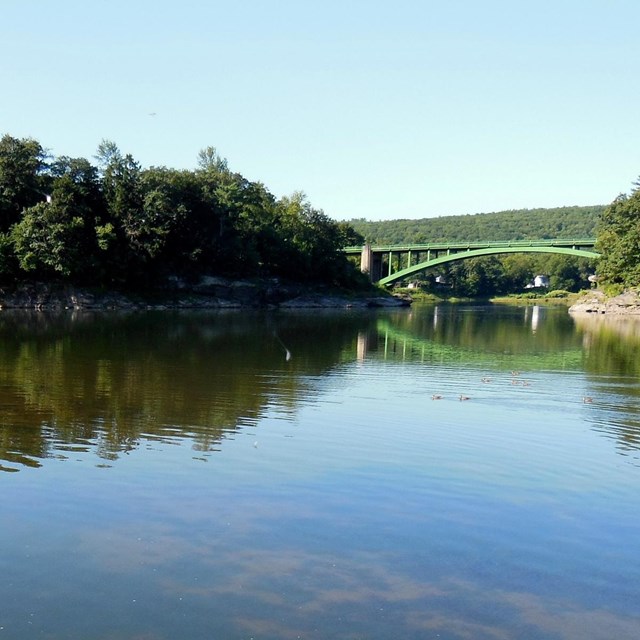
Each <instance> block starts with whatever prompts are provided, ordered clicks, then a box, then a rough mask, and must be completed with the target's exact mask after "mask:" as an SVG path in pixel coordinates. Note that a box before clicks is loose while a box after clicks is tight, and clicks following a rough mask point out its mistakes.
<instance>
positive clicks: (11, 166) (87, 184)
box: [0, 134, 640, 296]
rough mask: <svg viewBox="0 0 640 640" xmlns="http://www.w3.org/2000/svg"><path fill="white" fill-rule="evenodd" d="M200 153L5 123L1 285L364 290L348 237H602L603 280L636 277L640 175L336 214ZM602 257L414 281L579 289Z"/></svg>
mask: <svg viewBox="0 0 640 640" xmlns="http://www.w3.org/2000/svg"><path fill="white" fill-rule="evenodd" d="M196 164H197V166H196V168H195V169H193V170H178V169H172V168H168V167H156V166H151V167H147V168H144V167H142V166H141V165H140V164H139V163H138V162H137V161H136V160H135V159H134V158H133V157H132V156H131V155H130V154H125V153H123V152H121V151H120V149H119V148H118V147H117V145H116V144H115V143H114V142H111V141H108V140H103V141H102V142H101V143H100V145H99V146H98V148H97V150H96V154H95V156H94V157H93V159H92V161H90V160H87V159H86V158H73V157H69V156H52V155H51V154H50V153H49V152H47V151H46V149H45V148H44V147H43V146H42V145H41V144H40V143H39V142H38V141H36V140H34V139H32V138H22V139H20V138H15V137H12V136H10V135H8V134H5V135H4V136H3V137H2V138H1V139H0V284H4V285H6V284H12V283H17V282H23V281H39V282H53V281H56V282H60V281H62V282H66V283H70V284H76V285H90V286H95V287H103V288H123V289H138V290H141V289H144V290H148V289H152V288H154V287H159V286H163V285H164V284H166V283H167V282H168V281H169V280H170V279H176V278H179V279H184V280H186V281H189V280H192V281H196V280H197V279H198V278H200V277H202V276H204V275H216V276H227V277H240V278H273V277H278V278H285V279H289V280H294V281H296V282H301V283H309V284H310V285H318V284H322V285H333V286H339V287H344V288H351V289H355V288H359V287H363V286H366V278H365V277H364V276H363V275H362V274H361V273H359V270H358V269H357V268H356V267H355V266H354V264H353V263H352V262H350V261H349V260H348V259H347V258H346V256H345V254H344V253H343V252H342V249H343V248H344V247H346V246H354V245H362V244H363V243H364V242H365V241H368V242H371V243H373V244H404V243H426V242H446V241H473V240H479V239H480V240H483V239H486V240H527V239H545V238H572V239H580V238H593V237H597V243H598V244H597V248H598V250H599V251H600V252H601V253H602V256H603V257H602V258H601V259H600V261H599V263H598V277H599V278H601V281H602V282H603V283H608V284H609V285H611V286H618V287H629V286H638V284H640V187H639V183H636V184H635V188H634V190H633V191H632V193H631V195H629V196H627V195H624V194H623V195H621V196H619V197H618V198H616V199H615V200H614V201H613V203H612V204H611V205H609V206H604V205H594V206H590V207H578V206H572V207H558V208H551V209H548V208H547V209H526V210H511V211H500V212H493V213H484V214H473V215H464V216H444V217H440V218H427V219H421V220H402V219H401V220H386V221H382V222H373V221H367V220H364V219H354V220H350V221H347V222H336V221H334V220H332V219H331V218H329V217H328V216H327V215H326V214H325V213H324V212H323V211H322V210H321V209H317V208H314V207H313V206H312V205H311V203H309V201H308V200H307V198H306V197H305V195H304V194H303V193H302V192H296V193H293V194H292V195H290V196H285V197H281V198H276V197H275V196H274V195H273V194H271V193H270V192H269V190H268V189H267V187H266V186H265V185H264V184H262V183H261V182H254V181H250V180H248V179H247V178H245V177H244V176H243V175H242V174H240V173H238V172H234V171H232V170H231V169H230V168H229V166H228V163H227V161H226V160H225V159H224V158H223V157H221V156H220V155H219V154H218V152H217V150H216V149H215V147H206V148H204V149H202V150H201V151H200V152H199V154H198V156H197V158H196ZM595 268H596V265H595V264H594V263H592V262H590V261H587V260H585V259H580V258H575V257H571V256H559V255H545V254H537V255H531V254H510V255H507V256H489V257H484V258H475V259H470V260H463V261H460V262H455V263H450V264H449V265H447V266H442V267H441V268H439V269H438V272H437V273H435V272H431V273H424V274H421V275H420V276H419V277H418V278H417V280H418V282H419V283H420V284H421V285H422V286H423V287H424V288H426V289H428V290H433V291H436V290H437V291H439V293H441V294H443V295H463V296H492V295H496V294H504V293H512V292H523V291H525V290H526V289H527V287H528V285H530V283H531V281H532V280H533V278H534V276H536V275H546V276H548V278H549V285H550V288H551V289H561V290H567V291H577V290H579V289H582V288H586V287H589V286H591V283H590V280H589V278H590V277H591V276H593V275H594V273H595ZM438 276H439V277H438ZM436 279H437V280H438V282H436ZM442 282H446V283H447V284H446V286H445V287H444V288H443V286H442Z"/></svg>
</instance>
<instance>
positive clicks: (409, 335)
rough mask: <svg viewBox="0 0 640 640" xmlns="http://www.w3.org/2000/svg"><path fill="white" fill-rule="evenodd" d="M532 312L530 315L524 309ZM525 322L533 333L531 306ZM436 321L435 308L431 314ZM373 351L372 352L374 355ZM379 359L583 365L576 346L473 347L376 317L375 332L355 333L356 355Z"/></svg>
mask: <svg viewBox="0 0 640 640" xmlns="http://www.w3.org/2000/svg"><path fill="white" fill-rule="evenodd" d="M529 310H531V311H532V314H531V318H529V315H528V312H529ZM524 319H525V321H526V322H527V323H530V327H531V331H532V332H533V333H535V332H536V327H537V322H538V319H537V315H536V314H535V310H534V308H529V307H527V308H526V309H525V317H524ZM433 321H434V326H435V323H437V307H436V315H435V316H434V319H433ZM374 354H375V355H374ZM372 357H376V358H381V359H383V360H400V361H402V362H405V361H413V362H423V363H425V362H427V363H432V364H439V365H443V364H455V363H464V365H465V366H469V367H480V368H484V369H485V370H487V371H495V372H498V371H502V372H508V371H511V370H513V369H523V370H526V371H528V372H533V371H541V370H544V371H567V370H569V371H579V370H580V369H581V368H582V366H583V350H582V348H581V347H580V346H571V347H569V348H565V349H557V348H550V349H548V350H544V349H539V348H535V349H534V350H532V351H518V350H515V351H514V350H512V349H496V350H490V351H487V350H486V349H484V348H482V349H474V348H472V347H470V346H464V345H460V344H453V343H451V342H446V341H445V342H442V341H438V340H436V339H434V338H433V337H427V336H421V335H416V334H415V333H413V332H412V331H411V330H410V329H407V328H401V327H397V326H394V324H393V322H390V321H389V320H388V319H387V318H380V319H378V321H377V324H376V333H375V335H371V334H369V335H368V334H366V333H364V332H361V333H359V334H358V343H357V358H358V360H365V359H367V358H372Z"/></svg>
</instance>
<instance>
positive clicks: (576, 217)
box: [349, 205, 606, 244]
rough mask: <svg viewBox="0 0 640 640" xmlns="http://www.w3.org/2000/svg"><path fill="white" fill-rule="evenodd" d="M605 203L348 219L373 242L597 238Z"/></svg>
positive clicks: (419, 242) (412, 242)
mask: <svg viewBox="0 0 640 640" xmlns="http://www.w3.org/2000/svg"><path fill="white" fill-rule="evenodd" d="M605 208H606V207H605V206H603V205H595V206H591V207H556V208H552V209H519V210H510V211H497V212H493V213H476V214H470V215H464V216H442V217H439V218H422V219H419V220H406V219H399V220H382V221H367V220H363V219H362V218H357V219H353V220H349V224H350V225H351V226H352V227H353V228H354V229H355V230H356V231H357V232H358V233H360V234H361V235H362V236H364V238H365V240H366V241H367V242H370V243H371V244H403V243H411V244H423V243H427V242H473V241H478V240H493V241H501V240H544V239H547V238H571V239H573V238H576V239H578V238H594V237H595V233H596V225H597V223H598V219H599V217H600V216H601V215H602V213H603V212H604V210H605Z"/></svg>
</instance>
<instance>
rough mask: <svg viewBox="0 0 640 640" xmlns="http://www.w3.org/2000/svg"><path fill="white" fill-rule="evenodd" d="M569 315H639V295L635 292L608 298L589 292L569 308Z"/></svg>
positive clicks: (600, 292) (598, 292)
mask: <svg viewBox="0 0 640 640" xmlns="http://www.w3.org/2000/svg"><path fill="white" fill-rule="evenodd" d="M569 313H575V314H582V313H592V314H605V315H611V316H613V315H636V314H637V315H640V294H639V293H638V292H637V291H625V292H624V293H622V294H620V295H619V296H615V297H613V298H608V297H607V296H606V295H605V294H604V293H603V292H602V291H599V290H596V291H590V292H589V293H588V294H586V295H585V296H584V297H583V298H581V299H580V300H578V301H577V302H576V303H575V304H574V305H572V306H571V307H570V308H569Z"/></svg>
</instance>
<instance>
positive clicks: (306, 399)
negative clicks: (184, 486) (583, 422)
mask: <svg viewBox="0 0 640 640" xmlns="http://www.w3.org/2000/svg"><path fill="white" fill-rule="evenodd" d="M372 360H384V361H392V362H393V361H398V362H405V363H408V362H416V363H421V364H430V365H434V366H438V367H463V368H464V367H475V368H476V369H477V370H478V372H481V374H480V373H478V375H477V380H482V382H488V381H489V380H493V379H494V377H495V376H500V375H502V376H503V377H507V378H508V377H509V375H510V372H512V371H514V370H515V371H524V372H526V375H527V377H528V378H529V379H530V378H531V376H532V375H534V374H535V372H553V371H558V372H576V373H582V372H585V373H586V374H587V375H588V376H590V378H589V382H588V384H589V388H586V387H585V388H584V389H576V390H575V391H574V392H572V393H573V396H574V400H575V399H581V398H582V397H583V395H584V394H588V395H590V396H591V395H592V396H593V397H594V400H595V402H594V407H593V410H592V413H591V414H590V418H589V419H590V420H591V421H592V423H593V428H594V429H595V430H598V431H600V432H602V433H604V434H606V435H608V436H610V437H614V438H616V439H617V440H618V442H619V443H620V447H621V450H622V451H626V450H629V449H638V448H640V435H639V434H640V410H639V409H638V402H637V401H638V395H639V393H640V390H639V388H638V385H637V381H638V379H639V378H640V321H637V319H636V320H635V321H634V319H629V318H618V319H607V318H603V317H602V316H598V317H592V316H588V317H576V318H571V317H570V316H569V315H568V314H567V313H566V309H550V308H544V307H539V306H535V307H528V306H525V307H502V308H492V307H488V306H484V307H477V306H476V307H474V306H455V305H438V306H431V307H430V306H424V307H415V308H413V309H410V310H404V309H403V310H398V311H389V312H379V313H369V312H366V313H360V312H354V313H344V312H327V313H318V312H313V313H284V314H269V313H255V314H247V313H238V312H226V313H225V312H223V313H211V312H198V313H194V312H190V313H187V312H183V313H178V312H176V313H134V314H79V313H77V312H74V313H66V314H58V315H47V314H42V313H30V312H28V313H27V312H24V313H22V312H15V313H8V312H3V313H2V314H0V409H1V412H0V416H1V417H0V459H1V460H3V461H4V464H2V465H0V470H3V471H15V470H17V469H19V468H20V467H39V466H41V465H42V461H43V460H44V459H47V458H54V457H55V458H58V459H67V458H71V457H73V456H74V455H75V454H79V453H87V452H89V451H92V452H94V453H95V454H97V455H98V456H99V458H100V459H101V460H102V461H103V463H104V464H109V463H110V462H113V461H114V460H116V459H117V458H118V457H119V456H120V455H122V454H123V453H126V452H128V451H132V450H134V449H136V448H137V447H139V446H140V444H141V442H143V441H144V442H153V441H156V442H165V443H170V442H175V441H179V440H182V439H187V440H189V441H190V442H191V446H192V448H193V450H194V451H196V452H199V453H201V454H203V455H205V456H206V454H208V453H210V452H213V451H216V450H218V449H219V448H220V445H221V443H222V441H223V440H224V439H225V438H227V437H229V436H231V435H233V433H235V432H236V431H237V430H238V429H242V428H253V427H255V426H256V425H258V424H259V423H260V421H261V420H262V419H263V418H264V416H265V415H266V414H267V413H268V412H269V411H272V410H277V411H278V413H279V415H280V416H281V417H283V418H285V419H287V418H286V417H287V416H288V419H291V420H293V419H294V417H295V414H296V412H297V410H298V407H299V406H300V405H301V403H306V404H308V403H311V402H313V399H314V397H316V396H317V394H318V392H319V391H318V389H319V386H320V381H321V379H322V378H323V377H325V376H327V375H328V374H329V373H330V372H331V371H332V370H334V369H335V368H336V367H340V366H342V365H344V364H345V363H349V362H353V361H358V362H366V361H372ZM474 375H475V374H474ZM529 379H525V378H524V377H523V378H520V379H519V380H517V381H516V380H506V383H511V384H521V385H525V386H526V385H529ZM567 380H568V379H567ZM487 386H489V385H487ZM495 386H496V385H494V387H495ZM460 392H461V391H458V392H457V393H458V394H459V393H460ZM462 392H464V393H465V394H466V393H468V392H470V393H471V394H472V395H474V397H477V396H478V394H479V393H481V392H479V391H478V390H474V389H471V390H469V389H464V390H463V391H462ZM440 393H441V389H433V390H431V391H428V393H427V397H431V396H432V395H435V394H440ZM530 393H531V394H534V393H538V394H541V393H542V392H541V391H540V389H535V390H531V391H530ZM456 397H457V396H456ZM569 400H570V397H567V401H569ZM540 401H542V402H546V401H547V400H546V399H545V398H544V397H541V400H540Z"/></svg>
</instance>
